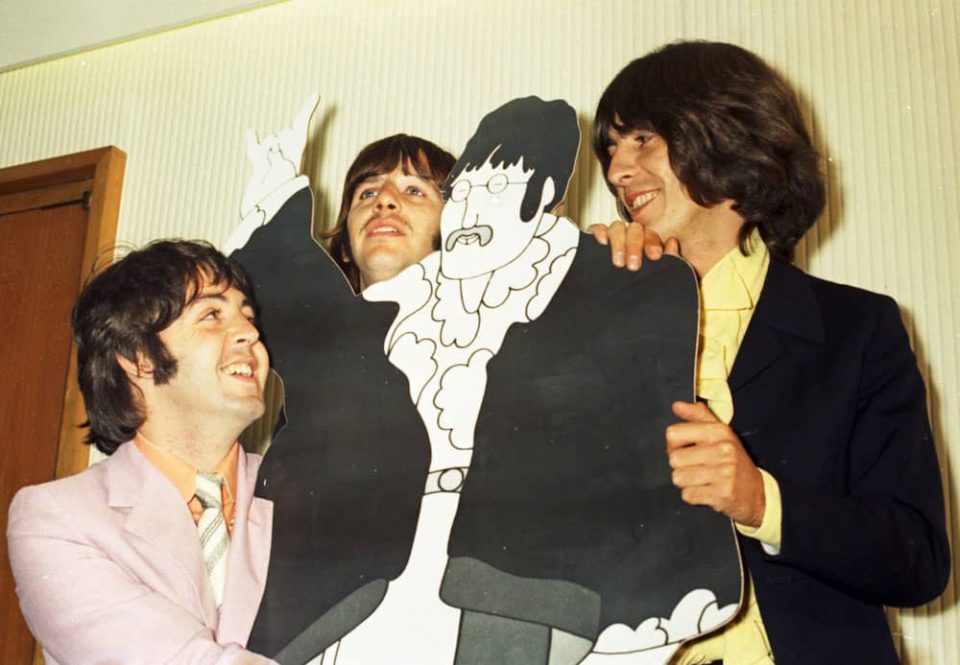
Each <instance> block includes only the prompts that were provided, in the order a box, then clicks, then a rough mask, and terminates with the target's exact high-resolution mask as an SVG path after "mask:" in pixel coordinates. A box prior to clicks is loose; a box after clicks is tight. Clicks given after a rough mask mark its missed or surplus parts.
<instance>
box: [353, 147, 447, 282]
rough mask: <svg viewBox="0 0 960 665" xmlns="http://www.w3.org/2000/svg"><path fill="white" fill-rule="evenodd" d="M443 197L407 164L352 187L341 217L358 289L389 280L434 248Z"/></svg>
mask: <svg viewBox="0 0 960 665" xmlns="http://www.w3.org/2000/svg"><path fill="white" fill-rule="evenodd" d="M442 206H443V197H442V196H441V194H440V190H439V188H438V187H437V185H436V184H434V183H433V182H432V181H430V180H429V179H427V178H424V177H421V176H419V175H417V174H416V171H415V170H414V169H413V168H412V167H411V166H410V165H408V166H407V167H406V168H401V167H400V166H398V167H396V168H395V169H393V170H392V171H390V172H389V173H382V174H378V175H374V176H371V177H369V178H367V179H366V180H364V181H362V182H361V183H360V184H358V185H357V187H356V189H355V190H354V192H353V197H352V199H351V202H350V212H349V213H348V215H347V232H348V233H349V236H350V249H351V254H352V257H350V258H351V259H352V260H353V261H354V262H355V263H356V265H357V268H358V269H359V271H360V288H361V289H364V288H366V287H368V286H370V285H371V284H375V283H376V282H379V281H383V280H385V279H390V278H391V277H393V276H394V275H396V274H397V273H399V272H400V271H401V270H403V269H404V268H406V267H407V266H410V265H412V264H414V263H416V262H417V261H419V260H420V259H422V258H423V257H425V256H426V255H427V254H429V253H430V252H432V251H433V250H434V248H435V244H436V238H437V235H438V234H439V232H440V209H441V208H442Z"/></svg>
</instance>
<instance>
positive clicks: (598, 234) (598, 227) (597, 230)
mask: <svg viewBox="0 0 960 665" xmlns="http://www.w3.org/2000/svg"><path fill="white" fill-rule="evenodd" d="M587 232H588V233H592V234H593V238H594V240H596V241H597V242H598V243H600V244H601V245H607V244H608V243H609V239H608V238H607V225H606V224H593V225H591V226H590V227H588V228H587Z"/></svg>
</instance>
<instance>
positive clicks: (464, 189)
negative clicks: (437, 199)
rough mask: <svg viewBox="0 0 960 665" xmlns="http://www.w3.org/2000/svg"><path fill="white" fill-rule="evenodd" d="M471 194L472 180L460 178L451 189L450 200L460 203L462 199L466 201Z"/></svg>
mask: <svg viewBox="0 0 960 665" xmlns="http://www.w3.org/2000/svg"><path fill="white" fill-rule="evenodd" d="M469 194H470V182H469V181H467V180H458V181H457V182H455V183H453V187H452V188H451V189H450V200H451V201H454V202H456V203H459V202H460V201H465V200H466V198H467V195H469Z"/></svg>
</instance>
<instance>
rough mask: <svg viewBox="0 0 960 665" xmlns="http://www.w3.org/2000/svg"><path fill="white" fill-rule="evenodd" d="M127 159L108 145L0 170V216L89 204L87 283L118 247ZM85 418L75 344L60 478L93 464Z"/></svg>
mask: <svg viewBox="0 0 960 665" xmlns="http://www.w3.org/2000/svg"><path fill="white" fill-rule="evenodd" d="M126 161H127V155H126V153H124V152H123V151H122V150H120V149H119V148H116V147H114V146H108V147H106V148H97V149H94V150H87V151H84V152H78V153H74V154H72V155H64V156H62V157H53V158H51V159H44V160H41V161H38V162H31V163H29V164H21V165H19V166H11V167H7V168H4V169H0V214H7V213H13V212H18V211H22V210H32V209H35V208H42V207H45V206H51V205H58V204H62V203H66V202H69V201H77V200H85V201H86V202H87V205H88V206H89V212H88V216H87V230H86V238H85V240H84V243H83V260H82V261H81V266H82V268H81V270H82V274H81V275H80V284H83V283H84V282H85V281H86V279H87V277H88V276H89V275H90V273H91V271H92V270H93V268H94V266H95V265H100V264H102V263H103V261H104V260H106V259H107V257H106V252H110V253H112V250H113V248H114V246H115V244H116V237H117V222H118V219H119V216H120V192H121V190H122V188H123V175H124V167H125V165H126ZM105 250H106V252H105ZM110 258H112V257H110ZM84 420H86V412H85V410H84V408H83V397H82V396H81V395H80V389H79V387H78V386H77V353H76V347H75V345H73V344H71V350H70V369H69V370H68V373H67V385H66V390H65V392H64V397H63V411H62V415H61V418H60V435H59V440H58V445H57V466H56V472H55V474H56V475H55V477H57V478H62V477H64V476H69V475H72V474H74V473H77V472H79V471H82V470H83V469H85V468H86V467H87V466H88V464H89V459H90V449H89V447H88V446H87V445H86V444H84V443H83V436H84V433H83V430H81V429H80V428H79V427H77V425H79V424H80V423H82V422H83V421H84Z"/></svg>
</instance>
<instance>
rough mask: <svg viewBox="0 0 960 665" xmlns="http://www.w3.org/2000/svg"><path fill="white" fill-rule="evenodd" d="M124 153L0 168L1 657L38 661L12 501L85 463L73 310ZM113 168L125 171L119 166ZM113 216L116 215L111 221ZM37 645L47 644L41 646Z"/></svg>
mask: <svg viewBox="0 0 960 665" xmlns="http://www.w3.org/2000/svg"><path fill="white" fill-rule="evenodd" d="M104 159H107V160H108V161H115V163H114V164H113V165H112V167H113V169H114V170H115V169H117V168H119V169H120V173H121V175H122V168H123V153H121V152H120V151H118V150H116V149H115V148H107V149H104V150H100V151H89V152H87V153H80V154H78V155H71V156H68V157H64V158H59V159H54V160H45V161H44V162H38V163H34V164H28V165H24V166H21V167H13V168H10V169H3V170H0V367H3V368H4V377H5V379H4V380H3V381H0V431H2V432H4V436H3V438H2V440H0V441H2V443H0V454H2V464H0V534H2V535H0V545H2V547H0V621H2V625H0V634H2V635H3V639H2V641H0V662H2V663H30V662H31V661H32V660H34V653H35V645H34V641H33V637H32V636H31V635H30V632H29V630H28V629H27V626H26V623H25V622H24V620H23V617H22V616H21V614H20V609H19V605H18V602H17V597H16V593H15V589H14V583H13V578H12V574H11V572H10V565H9V559H8V556H7V547H6V526H7V509H8V507H9V504H10V500H11V499H12V498H13V495H14V494H15V493H16V491H17V490H18V489H19V488H21V487H23V486H24V485H31V484H35V483H40V482H45V481H48V480H52V479H53V478H55V477H60V476H63V475H69V474H70V473H74V472H76V471H79V470H81V469H82V468H84V467H85V466H86V460H87V453H88V451H87V448H86V447H85V446H84V445H83V444H82V436H83V432H82V430H81V429H80V428H79V425H80V423H81V422H83V420H84V417H83V410H82V404H81V400H80V398H79V395H78V391H77V389H76V378H75V377H76V361H75V358H74V357H73V355H74V351H73V345H72V340H71V334H70V310H71V307H72V305H73V300H74V298H75V296H76V295H77V293H78V292H79V290H80V288H81V286H82V283H83V280H84V279H85V278H86V276H87V273H88V272H89V266H91V265H92V261H91V257H95V256H97V254H98V253H102V252H101V250H100V249H99V248H102V247H112V245H113V243H114V238H115V235H116V210H117V206H116V201H115V202H113V203H110V202H109V201H107V200H105V199H106V198H108V197H110V196H113V197H115V198H117V200H118V197H119V182H117V183H116V187H110V186H105V182H104V179H105V178H106V177H107V175H108V171H110V170H111V169H109V168H106V166H107V165H105V164H101V165H100V167H99V170H100V181H99V182H98V181H97V171H98V164H100V162H103V160H104ZM114 175H116V174H115V173H114ZM105 217H106V218H112V219H106V221H105ZM37 651H38V650H37Z"/></svg>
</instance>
